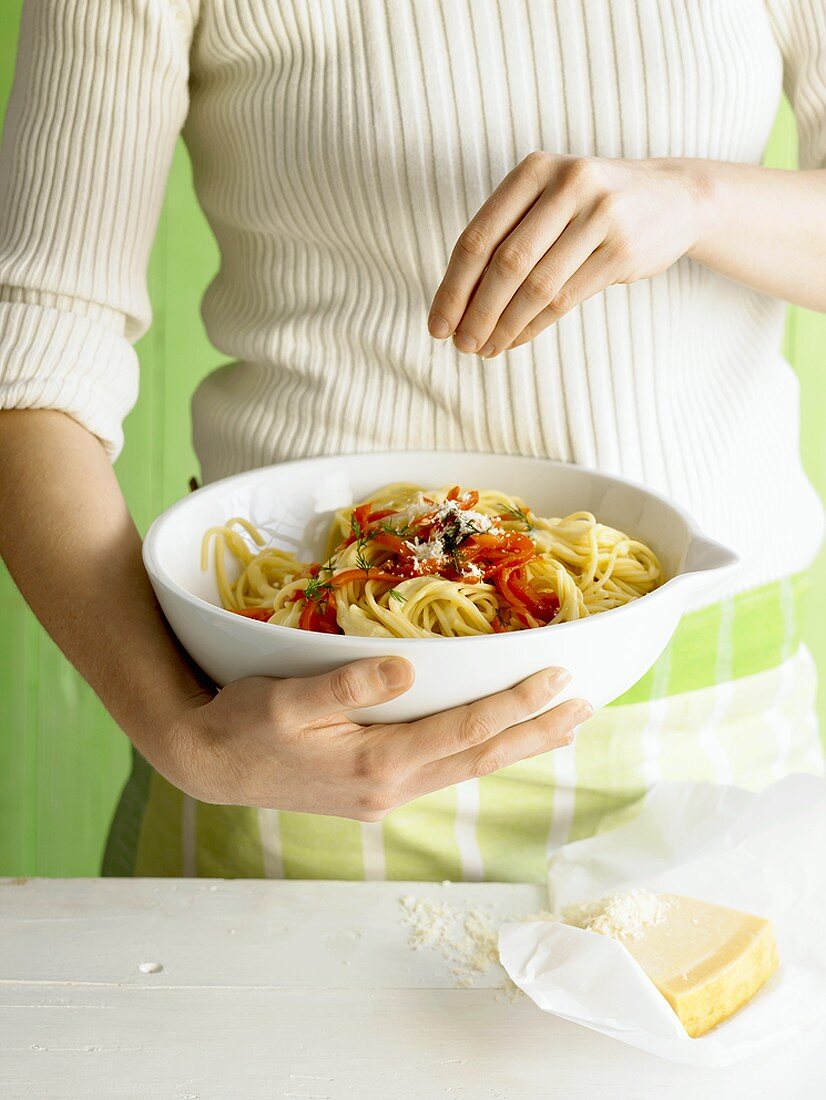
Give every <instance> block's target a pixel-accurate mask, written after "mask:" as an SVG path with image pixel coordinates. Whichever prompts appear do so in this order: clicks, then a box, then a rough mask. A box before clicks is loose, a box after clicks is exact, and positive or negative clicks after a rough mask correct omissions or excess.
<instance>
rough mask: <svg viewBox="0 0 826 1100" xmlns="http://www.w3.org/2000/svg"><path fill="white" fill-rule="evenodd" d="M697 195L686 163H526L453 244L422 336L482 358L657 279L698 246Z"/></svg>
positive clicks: (545, 157) (701, 190)
mask: <svg viewBox="0 0 826 1100" xmlns="http://www.w3.org/2000/svg"><path fill="white" fill-rule="evenodd" d="M695 163H696V164H702V163H705V162H695ZM706 187H707V185H706V177H705V176H704V175H703V174H702V173H701V172H700V171H699V170H694V169H693V168H692V162H691V161H686V160H605V159H597V158H591V157H571V156H557V155H555V154H552V153H531V155H530V156H528V157H526V158H525V160H523V161H522V163H521V164H520V165H518V167H516V168H515V169H514V170H513V171H512V172H511V173H510V174H509V175H508V176H506V177H505V179H504V180H503V181H502V183H500V185H499V186H498V187H497V188H496V190H495V191H494V193H493V194H492V195H491V197H490V198H489V199H488V200H487V202H486V203H485V204H484V206H483V207H482V208H481V210H479V212H478V213H477V214H476V216H475V217H474V218H473V219H472V220H471V222H470V223H469V225H468V226H467V227H466V229H465V230H464V232H463V233H462V234H461V236H460V237H459V240H458V241H457V243H456V247H455V248H454V249H453V253H452V254H451V257H450V262H449V264H448V268H447V272H446V273H445V277H444V279H443V280H442V282H441V285H440V286H439V289H438V290H437V291H436V295H435V297H434V299H433V305H432V306H431V310H430V316H429V319H428V328H429V330H430V334H431V336H434V337H436V338H437V339H446V338H447V337H448V336H450V335H451V334H452V335H453V342H454V343H455V345H456V347H457V348H458V349H459V351H463V352H468V353H476V354H478V355H482V356H484V357H485V358H490V357H491V356H494V355H498V354H499V353H500V352H502V351H505V350H506V349H508V348H513V347H517V346H518V345H519V344H524V343H525V342H526V341H528V340H532V339H533V337H534V336H536V335H537V334H538V333H540V332H541V331H542V330H543V329H545V328H547V327H548V325H550V324H553V322H554V321H558V320H559V318H560V317H562V316H563V315H564V314H565V313H567V312H568V311H569V310H571V309H573V308H574V306H576V305H579V303H580V302H584V301H585V299H586V298H590V297H591V296H592V295H593V294H597V293H598V292H599V291H601V290H604V289H605V288H606V287H608V286H611V285H612V284H613V283H630V282H633V281H634V280H636V279H645V278H648V277H649V276H651V275H656V274H658V273H659V272H661V271H664V270H665V269H666V268H667V267H669V266H670V265H671V264H673V263H674V262H675V261H676V260H678V259H680V257H681V256H684V255H685V254H686V253H687V252H688V251H689V250H690V249H691V248H693V247H694V245H695V244H696V243H697V241H698V240H699V238H700V235H701V228H702V221H703V213H704V198H705V194H706Z"/></svg>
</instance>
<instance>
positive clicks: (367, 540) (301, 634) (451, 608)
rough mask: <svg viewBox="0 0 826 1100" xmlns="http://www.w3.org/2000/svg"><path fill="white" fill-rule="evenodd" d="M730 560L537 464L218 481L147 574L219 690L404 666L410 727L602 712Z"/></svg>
mask: <svg viewBox="0 0 826 1100" xmlns="http://www.w3.org/2000/svg"><path fill="white" fill-rule="evenodd" d="M737 560H738V559H737V556H736V555H735V554H734V553H733V552H732V551H730V550H728V549H727V548H726V547H724V546H721V545H720V544H719V543H716V542H714V541H713V540H711V539H709V538H707V537H705V536H704V535H703V534H702V533H701V532H700V531H699V529H698V528H697V525H696V524H695V523H694V522H693V520H692V519H691V518H690V517H689V516H687V515H686V514H685V513H684V512H683V511H682V510H681V509H680V508H678V507H677V506H676V505H675V504H673V503H672V502H670V501H669V500H667V499H666V498H665V497H663V496H661V495H659V494H657V493H654V492H652V491H650V490H648V489H646V488H644V487H643V486H641V485H638V484H635V483H633V482H630V481H628V480H625V479H623V478H618V477H613V476H609V475H606V474H601V473H597V472H595V471H592V470H586V469H583V468H581V467H577V466H572V465H569V464H565V463H558V462H552V461H550V460H547V459H538V458H524V457H520V456H501V455H489V454H467V453H454V452H442V453H440V452H401V453H388V454H367V455H346V456H334V457H325V458H314V459H304V460H301V461H297V462H290V463H284V464H281V465H278V466H271V467H266V468H262V469H257V470H251V471H248V472H246V473H243V474H238V475H236V476H233V477H230V478H226V479H224V480H222V481H218V482H215V483H213V484H211V485H207V486H205V487H204V488H202V489H199V490H197V491H196V492H194V493H193V494H192V495H191V496H189V497H187V498H185V499H184V500H181V501H179V502H178V503H177V504H174V505H173V506H172V507H171V508H169V509H167V511H166V512H164V513H163V515H161V516H160V517H159V518H158V519H157V520H156V521H155V523H154V524H153V525H152V527H151V528H150V530H149V532H148V534H147V537H146V540H145V542H144V563H145V566H146V569H147V572H148V574H149V577H150V580H151V581H152V585H153V587H154V589H155V592H156V595H157V597H158V600H159V602H160V604H161V607H162V608H163V611H164V613H165V615H166V617H167V619H168V620H169V622H170V624H171V626H172V628H173V630H174V631H175V633H176V635H177V636H178V638H179V640H180V641H181V643H182V645H183V646H184V647H185V649H186V650H187V651H188V652H189V654H190V655H191V656H192V658H193V659H194V660H195V661H196V662H197V663H198V664H199V665H200V666H201V667H202V668H203V669H204V671H205V672H206V673H207V674H208V675H209V676H210V677H211V678H212V679H213V680H214V681H215V682H216V683H217V684H219V685H221V684H225V683H228V682H229V681H231V680H235V679H239V678H241V677H243V676H252V675H269V676H278V677H286V676H310V675H316V674H318V673H321V672H326V671H329V670H331V669H333V668H335V667H337V666H339V665H342V664H346V663H348V662H350V661H354V660H358V659H360V658H363V657H373V656H389V655H396V656H402V657H405V658H407V659H408V660H409V661H410V662H411V663H412V665H413V667H414V670H415V673H416V678H415V682H414V684H413V686H412V688H411V689H410V690H409V691H408V692H406V693H405V694H404V695H403V696H402V697H400V698H399V699H396V700H393V701H392V702H390V703H386V704H382V705H381V706H377V707H370V708H364V709H362V710H360V711H354V712H353V717H355V718H357V719H359V720H362V721H410V720H413V719H415V718H419V717H423V716H424V715H427V714H432V713H434V712H436V711H440V710H444V709H447V708H449V707H454V706H459V705H461V704H463V703H467V702H471V701H472V700H474V699H478V698H480V697H481V696H483V695H488V694H490V693H492V692H495V691H499V690H502V689H504V688H507V687H511V686H513V685H514V684H515V683H517V682H518V681H520V680H522V679H524V678H525V677H526V676H529V675H530V674H531V673H533V672H536V671H538V670H539V669H542V668H547V667H551V666H561V667H564V668H567V669H568V671H569V672H570V673H571V677H572V679H571V683H570V684H569V685H568V687H567V688H566V690H565V694H564V695H563V696H560V697H559V698H558V699H557V700H556V701H562V699H563V698H567V697H573V696H579V697H583V698H586V699H588V700H589V702H591V703H592V705H593V706H594V707H599V706H602V705H604V704H605V703H607V702H610V701H611V700H613V699H615V698H617V697H618V696H619V695H621V694H622V693H623V692H624V691H625V690H627V689H628V688H629V687H630V686H631V685H632V684H633V683H635V681H636V680H637V679H639V677H640V676H642V675H643V674H644V673H645V672H646V671H647V670H648V669H649V668H650V666H651V665H652V664H653V663H654V661H655V660H656V659H657V657H658V656H659V655H660V653H661V652H662V650H663V649H664V648H665V646H666V644H667V643H668V640H669V638H670V637H671V635H672V633H673V631H674V629H675V628H676V626H677V623H678V622H679V619H680V616H681V615H682V613H683V611H684V610H685V609H686V608H687V607H688V606H690V605H692V604H694V603H696V602H697V601H698V600H700V599H701V598H702V597H703V596H704V595H706V596H707V595H709V594H710V593H711V591H712V589H713V588H714V587H716V586H718V585H719V584H720V581H721V580H722V579H723V578H724V576H725V575H727V574H728V573H729V572H730V570H732V569H733V568H735V567H736V564H737Z"/></svg>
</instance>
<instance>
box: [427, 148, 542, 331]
mask: <svg viewBox="0 0 826 1100" xmlns="http://www.w3.org/2000/svg"><path fill="white" fill-rule="evenodd" d="M544 186H545V182H544V178H543V173H542V168H541V166H540V165H539V164H538V162H537V160H536V159H534V158H532V157H527V158H526V159H525V160H524V161H522V163H521V164H519V165H518V166H517V167H516V168H514V170H513V171H512V172H509V173H508V175H507V176H505V178H504V179H503V180H502V182H501V183H500V184H499V186H498V187H497V188H496V190H495V191H494V192H493V194H492V195H491V196H490V198H489V199H488V200H487V201H486V202H485V203H484V204H483V205H482V206H481V207H480V209H479V210H478V212H477V213H476V214H475V215H474V216H473V218H471V220H470V222H469V223H468V225H467V226H466V227H465V229H464V230H463V232H462V234H461V236H460V237H459V239H458V241H457V242H456V245H455V247H454V249H453V251H452V252H451V254H450V260H449V261H448V265H447V271H446V272H445V275H444V278H443V279H442V281H441V283H440V284H439V288H438V290H437V291H436V294H435V295H434V297H433V304H432V305H431V307H430V315H429V317H428V322H427V327H428V329H429V331H430V335H431V336H435V337H436V338H437V339H439V340H444V339H446V338H447V337H448V336H450V335H451V333H452V332H454V331H455V330H456V326H457V325H458V323H459V321H460V319H461V317H462V314H463V313H464V312H465V310H466V309H467V304H468V302H469V300H470V296H471V294H472V293H473V289H474V287H475V286H476V284H477V283H478V282H479V279H480V278H481V276H482V272H483V271H484V270H485V268H486V267H487V265H488V263H489V262H490V258H491V256H492V255H493V251H494V249H495V248H496V247H497V246H498V244H499V242H500V241H502V240H503V239H504V238H505V237H506V236H507V235H508V233H510V232H511V230H512V229H513V228H514V226H515V225H517V223H518V222H519V221H521V219H522V217H523V215H524V213H525V211H526V210H528V209H529V208H530V207H531V206H533V204H534V202H535V201H536V199H537V198H538V196H539V195H540V194H541V192H542V190H543V188H544ZM460 350H464V349H462V348H460Z"/></svg>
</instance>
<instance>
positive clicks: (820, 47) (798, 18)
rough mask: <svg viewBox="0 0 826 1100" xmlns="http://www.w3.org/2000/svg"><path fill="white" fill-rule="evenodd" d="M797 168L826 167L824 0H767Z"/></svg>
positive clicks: (825, 14)
mask: <svg viewBox="0 0 826 1100" xmlns="http://www.w3.org/2000/svg"><path fill="white" fill-rule="evenodd" d="M768 8H769V17H770V19H771V23H772V29H773V31H774V36H775V39H776V41H777V43H778V45H779V47H780V51H781V53H782V55H783V90H784V91H785V93H786V95H787V97H788V99H789V102H790V103H791V105H792V109H793V111H794V113H795V118H796V119H797V131H798V140H799V147H800V157H799V159H800V167H801V168H826V0H768Z"/></svg>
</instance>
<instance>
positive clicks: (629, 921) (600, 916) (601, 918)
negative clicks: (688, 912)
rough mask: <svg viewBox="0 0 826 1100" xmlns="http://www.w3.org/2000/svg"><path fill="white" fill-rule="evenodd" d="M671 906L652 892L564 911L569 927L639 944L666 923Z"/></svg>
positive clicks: (614, 896)
mask: <svg viewBox="0 0 826 1100" xmlns="http://www.w3.org/2000/svg"><path fill="white" fill-rule="evenodd" d="M670 908H671V903H670V902H669V901H667V900H666V899H665V898H662V897H659V896H658V895H657V894H652V893H651V891H650V890H644V889H636V890H628V891H627V892H626V893H623V894H609V895H607V896H606V897H604V898H600V899H599V900H598V901H591V902H586V903H585V904H583V905H569V906H567V907H566V908H565V909H563V910H562V919H563V920H564V921H565V923H566V924H572V925H575V926H576V927H577V928H587V929H590V931H592V932H599V933H600V934H601V935H603V936H610V937H611V939H615V940H618V939H630V940H640V939H642V936H643V933H644V932H645V929H646V928H649V927H650V926H651V925H654V924H659V923H660V922H661V921H663V920H665V914H666V913H667V912H668V910H669V909H670Z"/></svg>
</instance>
